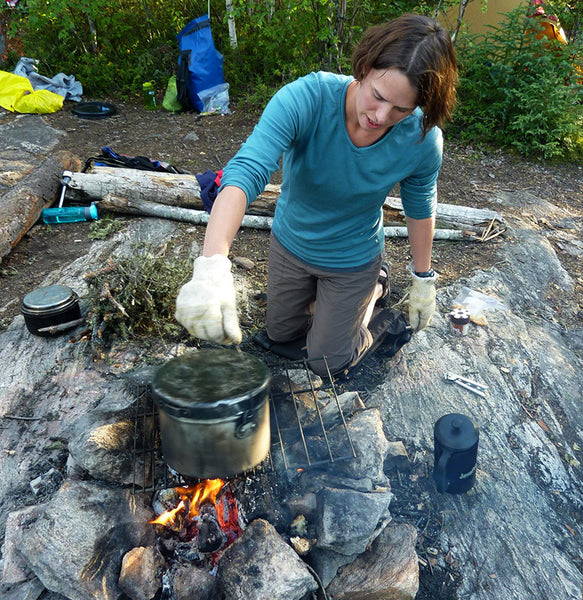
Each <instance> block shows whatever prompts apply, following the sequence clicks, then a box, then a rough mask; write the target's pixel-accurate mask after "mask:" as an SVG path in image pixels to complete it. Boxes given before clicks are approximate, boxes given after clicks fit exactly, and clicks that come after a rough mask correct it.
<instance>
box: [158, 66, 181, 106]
mask: <svg viewBox="0 0 583 600" xmlns="http://www.w3.org/2000/svg"><path fill="white" fill-rule="evenodd" d="M162 106H163V107H164V108H165V109H166V110H168V111H170V112H182V104H180V102H179V101H178V89H177V87H176V75H172V77H170V79H169V80H168V85H167V86H166V94H165V95H164V100H163V101H162Z"/></svg>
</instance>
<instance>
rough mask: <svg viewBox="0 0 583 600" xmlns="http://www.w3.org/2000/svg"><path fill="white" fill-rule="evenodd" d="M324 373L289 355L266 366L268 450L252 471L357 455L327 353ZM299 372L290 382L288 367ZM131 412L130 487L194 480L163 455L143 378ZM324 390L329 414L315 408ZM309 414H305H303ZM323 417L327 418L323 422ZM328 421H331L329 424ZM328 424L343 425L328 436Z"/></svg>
mask: <svg viewBox="0 0 583 600" xmlns="http://www.w3.org/2000/svg"><path fill="white" fill-rule="evenodd" d="M323 360H324V362H325V366H326V370H327V373H328V376H327V378H325V380H323V379H320V378H319V377H316V376H315V375H314V374H313V373H312V372H311V371H310V369H309V368H308V365H307V362H306V361H305V360H304V361H288V362H285V363H284V364H283V366H281V365H277V366H273V367H270V369H271V371H272V376H273V379H274V380H276V381H277V382H278V384H279V385H275V386H272V389H271V394H270V403H269V404H270V411H271V452H270V455H269V457H268V458H267V459H266V460H265V461H264V462H263V463H262V464H261V465H260V466H258V467H256V469H254V471H256V470H260V469H269V470H271V471H274V470H275V471H277V472H280V471H282V470H283V471H288V470H293V471H298V470H302V469H310V468H314V467H321V466H325V465H331V464H334V463H335V462H338V461H342V460H346V459H350V458H354V457H355V456H356V453H355V450H354V446H353V444H352V440H351V438H350V433H349V430H348V427H347V424H346V420H345V417H344V413H343V411H342V407H341V405H340V402H339V399H338V394H337V391H336V384H335V382H334V379H333V377H332V375H331V374H330V371H329V369H328V364H327V362H326V359H325V358H324V359H323ZM298 372H301V373H302V374H303V375H302V381H305V382H306V385H305V386H303V387H302V386H301V385H299V386H298V385H297V384H294V382H293V380H292V379H293V373H296V374H297V373H298ZM133 393H134V394H135V396H136V403H135V417H134V447H133V473H134V477H133V485H132V493H134V494H136V493H142V492H155V491H158V490H162V489H168V488H173V487H180V486H186V485H192V484H195V483H198V481H199V480H193V479H189V478H186V477H183V476H182V475H180V474H179V473H176V472H175V471H174V470H173V469H171V468H170V467H169V466H168V465H167V464H166V462H165V461H164V457H163V456H162V446H161V442H160V426H159V418H158V407H157V405H156V403H155V401H154V399H153V397H152V394H151V392H150V386H149V385H148V384H138V385H136V386H135V388H134V390H133ZM320 395H324V396H326V397H327V398H328V400H329V403H333V407H334V408H333V410H332V411H330V410H328V412H327V414H328V415H330V413H331V412H332V418H328V419H325V418H324V415H323V413H322V410H321V408H320V401H319V400H320V399H319V396H320ZM308 416H309V418H308ZM326 420H328V421H329V422H328V423H327V422H326ZM330 422H331V423H332V425H331V424H330ZM332 426H334V427H336V426H338V427H336V431H337V430H338V428H340V429H341V430H342V435H341V436H340V437H339V436H338V435H336V436H335V438H334V439H335V443H334V444H332V443H331V441H330V431H331V429H332Z"/></svg>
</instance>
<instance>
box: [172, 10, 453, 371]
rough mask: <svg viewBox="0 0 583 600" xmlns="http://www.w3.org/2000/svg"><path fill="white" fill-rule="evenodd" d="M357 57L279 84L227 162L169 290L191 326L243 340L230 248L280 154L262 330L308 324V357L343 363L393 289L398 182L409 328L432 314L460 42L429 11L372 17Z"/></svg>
mask: <svg viewBox="0 0 583 600" xmlns="http://www.w3.org/2000/svg"><path fill="white" fill-rule="evenodd" d="M352 67H353V73H354V77H349V76H344V75H336V74H332V73H325V72H319V73H311V74H310V75H307V76H306V77H302V78H300V79H298V80H297V81H295V82H293V83H291V84H288V85H286V86H284V87H283V88H282V89H281V90H279V91H278V92H277V94H275V96H274V97H273V98H272V99H271V101H270V102H269V104H268V105H267V107H266V109H265V111H264V112H263V115H262V116H261V119H260V120H259V122H258V124H257V126H256V127H255V129H254V131H253V133H252V134H251V136H250V137H249V138H248V140H247V141H246V142H245V143H244V144H243V146H242V147H241V149H240V150H239V152H238V153H237V155H236V156H235V157H234V158H233V159H232V160H231V161H230V162H229V163H228V165H227V166H226V168H225V170H224V173H223V178H222V187H221V190H220V192H219V194H218V196H217V198H216V200H215V204H214V206H213V210H212V213H211V216H210V219H209V223H208V226H207V231H206V235H205V241H204V247H203V254H202V256H200V257H199V258H197V259H196V260H195V263H194V272H193V278H192V280H191V281H190V282H188V283H187V284H186V285H185V286H183V288H182V289H181V290H180V293H179V295H178V298H177V302H176V305H177V309H176V317H177V319H178V321H179V322H180V323H182V324H183V325H184V326H185V327H186V328H187V329H188V331H189V332H190V333H192V334H193V335H195V336H197V337H200V338H203V339H207V340H210V341H215V342H219V343H225V344H226V343H239V342H240V341H241V332H240V329H239V325H238V320H237V313H236V304H235V291H234V287H233V280H232V276H231V271H230V269H231V263H230V261H229V260H228V258H227V254H228V252H229V248H230V246H231V243H232V241H233V239H234V237H235V235H236V233H237V230H238V229H239V227H240V224H241V220H242V218H243V215H244V213H245V210H246V208H247V205H248V204H249V203H250V202H251V201H253V200H254V199H255V198H256V197H257V195H258V194H259V193H260V192H261V191H263V189H264V187H265V185H266V184H267V183H268V182H269V179H270V176H271V174H272V173H273V172H274V171H276V170H277V169H278V168H279V159H280V157H281V156H282V154H283V183H282V186H281V194H280V197H279V199H278V202H277V207H276V211H275V215H274V220H273V226H272V236H271V243H270V250H269V267H268V268H269V275H268V289H267V317H266V331H267V336H268V339H269V340H270V341H272V342H275V343H279V344H281V343H287V342H292V341H294V340H298V339H303V338H304V337H305V338H306V348H307V354H308V360H309V362H310V365H311V367H312V368H313V369H314V370H315V371H316V372H320V373H323V374H324V373H325V365H324V361H323V360H322V357H326V362H327V363H328V367H329V368H330V371H331V372H332V373H337V372H340V371H342V370H344V369H347V368H350V367H352V366H354V365H355V364H357V363H358V362H359V361H360V359H361V358H362V356H363V355H364V354H365V353H366V352H367V351H368V350H370V349H371V348H373V347H376V345H377V344H378V343H379V342H380V341H381V340H382V337H383V331H382V323H383V318H382V313H381V315H380V316H379V317H376V316H375V317H374V318H373V312H374V309H375V306H376V305H377V303H379V301H380V300H382V299H383V297H384V296H385V295H386V293H387V291H388V275H389V272H388V266H387V265H385V264H384V263H382V251H383V248H384V236H383V220H382V205H383V202H384V200H385V197H386V195H387V193H388V192H389V190H390V189H391V188H392V187H393V186H394V185H395V184H397V183H399V184H400V190H401V199H402V202H403V208H404V211H405V214H406V216H407V229H408V237H409V242H410V248H411V255H412V266H411V272H412V277H413V285H412V288H411V292H410V297H409V320H410V324H411V326H412V327H413V328H414V329H415V330H418V329H421V328H423V327H425V326H426V325H427V324H428V323H429V320H430V318H431V315H432V313H433V311H434V310H435V285H434V283H435V280H436V277H437V276H436V275H435V273H434V272H433V270H432V269H431V249H432V240H433V228H434V213H435V205H436V201H437V191H436V181H437V176H438V173H439V169H440V167H441V159H442V134H441V131H440V129H439V127H438V126H439V125H440V124H441V123H442V122H443V121H444V120H445V119H447V118H448V117H449V116H450V114H451V111H452V108H453V105H454V100H455V83H456V76H457V69H456V59H455V53H454V49H453V46H452V44H451V40H450V37H449V35H448V34H447V32H446V31H445V30H444V29H443V28H441V27H440V26H439V25H438V24H437V23H436V22H435V21H434V20H433V19H430V18H427V17H423V16H419V15H412V14H406V15H403V16H401V17H399V18H398V19H395V20H393V21H390V22H388V23H385V24H382V25H378V26H375V27H372V28H370V29H369V30H368V31H367V32H366V33H365V34H364V37H363V39H362V41H361V43H360V44H359V45H358V47H357V48H356V50H355V52H354V54H353V57H352ZM371 318H372V319H373V320H372V321H371ZM379 323H380V324H381V326H380V330H379Z"/></svg>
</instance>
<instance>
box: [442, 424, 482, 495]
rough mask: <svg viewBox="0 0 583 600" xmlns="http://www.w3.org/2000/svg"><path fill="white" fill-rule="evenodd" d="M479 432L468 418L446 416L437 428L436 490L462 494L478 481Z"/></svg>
mask: <svg viewBox="0 0 583 600" xmlns="http://www.w3.org/2000/svg"><path fill="white" fill-rule="evenodd" d="M479 437H480V432H479V430H478V427H477V426H476V425H475V423H474V422H473V421H472V420H471V419H470V418H469V417H467V416H466V415H462V414H459V413H451V414H448V415H444V416H443V417H441V418H440V419H438V420H437V422H436V423H435V425H434V428H433V443H434V470H433V478H434V480H435V485H436V487H437V491H438V492H441V493H444V492H447V493H449V494H463V493H464V492H467V491H468V490H469V489H471V487H472V486H473V485H474V483H475V481H476V461H477V457H478V442H479Z"/></svg>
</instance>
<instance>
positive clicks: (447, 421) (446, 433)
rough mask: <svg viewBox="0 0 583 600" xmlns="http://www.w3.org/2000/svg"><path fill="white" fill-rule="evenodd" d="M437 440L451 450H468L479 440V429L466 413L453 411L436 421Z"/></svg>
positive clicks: (435, 434)
mask: <svg viewBox="0 0 583 600" xmlns="http://www.w3.org/2000/svg"><path fill="white" fill-rule="evenodd" d="M433 433H434V436H435V440H436V441H437V442H438V443H439V444H440V445H441V446H442V447H443V448H448V449H449V450H458V451H460V450H468V449H469V448H471V447H472V446H474V445H475V444H476V443H477V442H478V438H479V435H480V434H479V430H478V427H477V426H476V425H475V424H474V422H473V421H472V420H471V419H470V418H469V417H466V415H462V414H459V413H451V414H449V415H444V416H443V417H441V418H440V419H438V421H437V422H436V423H435V427H434V429H433Z"/></svg>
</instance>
